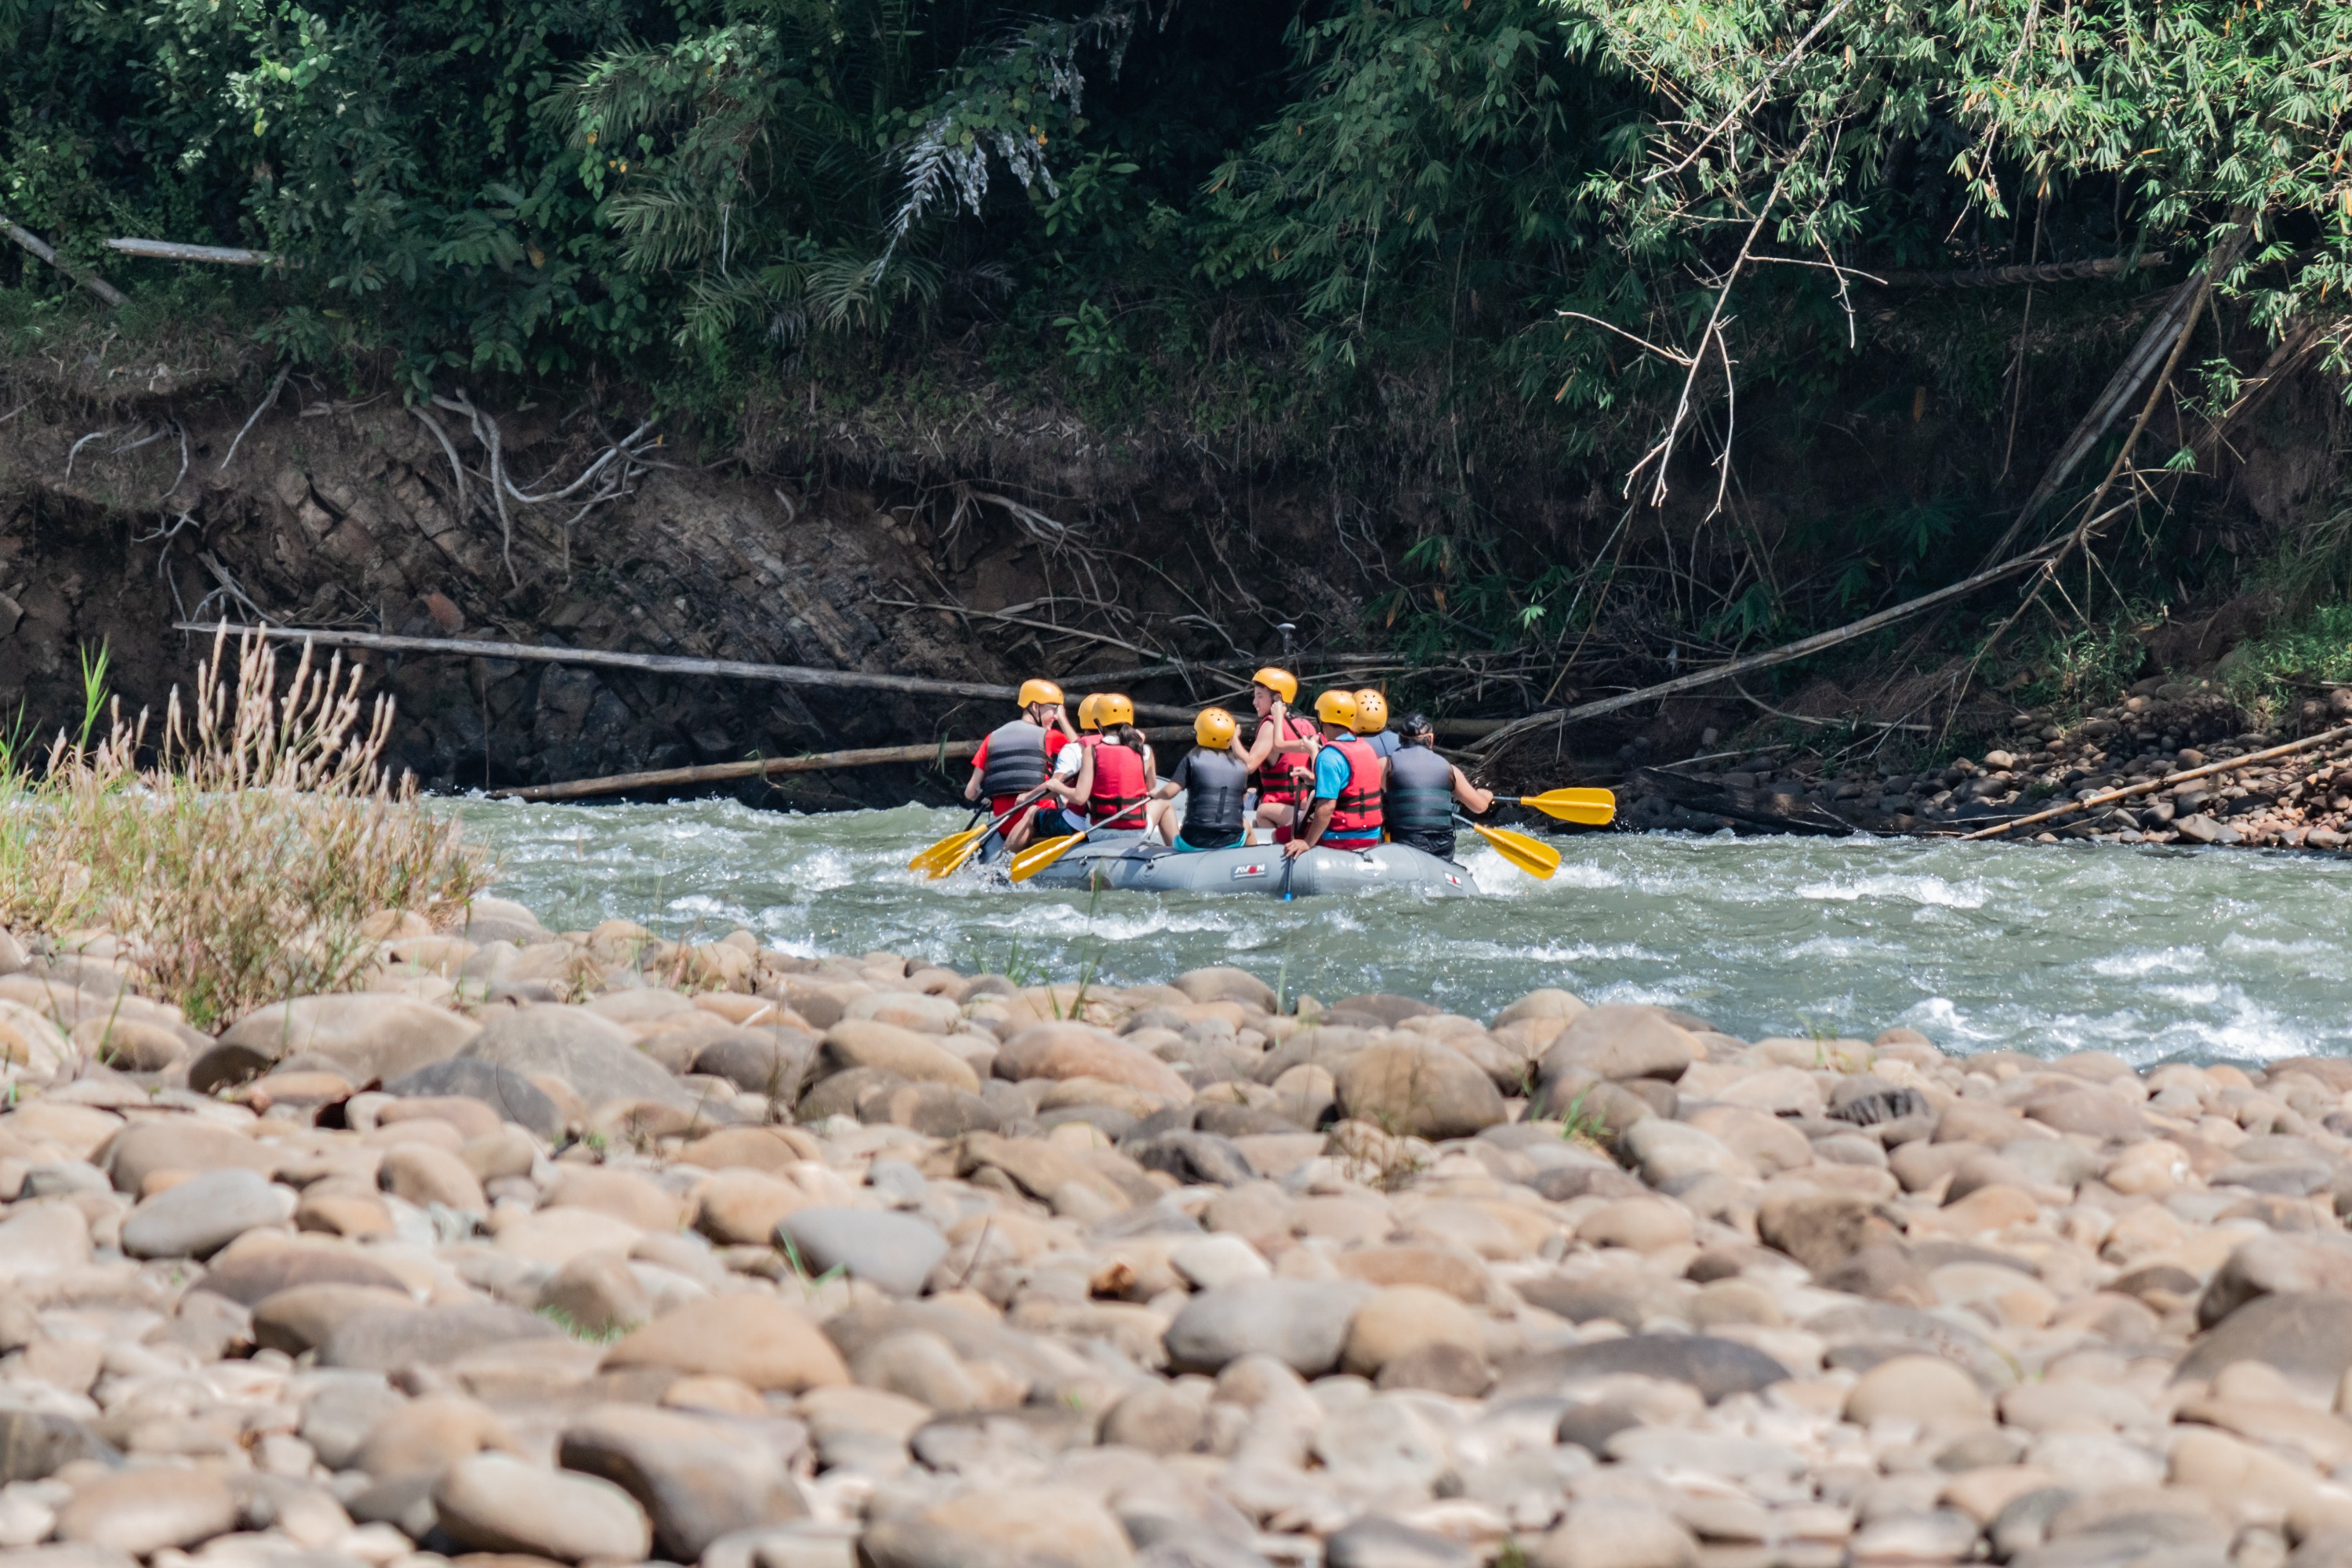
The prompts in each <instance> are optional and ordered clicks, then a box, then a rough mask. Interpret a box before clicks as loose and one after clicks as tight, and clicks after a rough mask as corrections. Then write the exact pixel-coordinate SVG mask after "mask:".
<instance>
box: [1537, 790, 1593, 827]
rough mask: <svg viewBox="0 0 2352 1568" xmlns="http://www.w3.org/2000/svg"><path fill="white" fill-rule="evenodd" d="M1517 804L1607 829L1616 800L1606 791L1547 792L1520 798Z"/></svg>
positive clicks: (1564, 820) (1571, 820)
mask: <svg viewBox="0 0 2352 1568" xmlns="http://www.w3.org/2000/svg"><path fill="white" fill-rule="evenodd" d="M1519 804H1520V805H1531V806H1534V807H1535V808H1536V809H1537V810H1538V811H1540V812H1542V813H1543V814H1544V815H1545V816H1556V817H1558V818H1559V820H1560V821H1562V822H1580V823H1582V824H1584V825H1585V826H1587V827H1606V826H1609V825H1610V824H1611V823H1612V822H1614V821H1615V820H1616V819H1617V797H1616V796H1615V795H1612V794H1611V793H1610V792H1609V791H1607V790H1605V789H1556V790H1549V791H1547V792H1546V793H1544V794H1542V795H1521V796H1519Z"/></svg>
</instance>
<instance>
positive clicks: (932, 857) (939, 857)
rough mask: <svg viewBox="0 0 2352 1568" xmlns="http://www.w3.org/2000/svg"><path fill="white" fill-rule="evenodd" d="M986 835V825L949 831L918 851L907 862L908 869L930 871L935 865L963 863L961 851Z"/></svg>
mask: <svg viewBox="0 0 2352 1568" xmlns="http://www.w3.org/2000/svg"><path fill="white" fill-rule="evenodd" d="M985 837H988V825H987V824H985V823H982V825H981V826H978V827H967V828H965V829H964V830H963V831H962V832H961V833H950V834H949V835H948V836H947V837H945V838H942V839H940V841H939V842H938V843H937V844H934V845H932V846H930V847H929V848H927V849H923V850H920V851H919V852H918V853H917V854H916V856H915V858H913V859H911V860H909V861H908V862H907V869H908V870H909V871H930V870H932V869H933V868H936V867H940V866H945V865H949V864H950V863H952V864H954V865H958V866H960V865H961V864H963V852H964V851H965V850H966V849H968V848H970V847H971V846H973V845H975V844H977V843H979V842H980V841H981V840H982V839H983V838H985Z"/></svg>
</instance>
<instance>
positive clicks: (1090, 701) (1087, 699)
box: [1078, 691, 1102, 730]
mask: <svg viewBox="0 0 2352 1568" xmlns="http://www.w3.org/2000/svg"><path fill="white" fill-rule="evenodd" d="M1101 705H1102V693H1101V692H1099V691H1089V692H1087V694H1086V695H1085V696H1084V697H1081V698H1079V699H1078V728H1079V729H1081V730H1093V729H1097V728H1099V727H1100V726H1099V725H1098V724H1097V721H1096V720H1095V710H1096V709H1097V708H1099V707H1100V706H1101Z"/></svg>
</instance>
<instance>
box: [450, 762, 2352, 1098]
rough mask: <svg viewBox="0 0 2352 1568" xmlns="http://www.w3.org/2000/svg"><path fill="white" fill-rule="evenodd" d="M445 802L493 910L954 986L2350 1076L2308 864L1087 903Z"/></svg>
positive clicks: (1620, 845)
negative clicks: (1704, 1021)
mask: <svg viewBox="0 0 2352 1568" xmlns="http://www.w3.org/2000/svg"><path fill="white" fill-rule="evenodd" d="M454 809H455V810H456V811H457V815H459V816H460V817H461V818H462V819H463V820H464V822H465V825H466V830H467V835H468V837H469V838H471V839H473V840H474V841H475V842H478V843H482V844H486V845H487V846H488V847H489V848H490V849H491V850H492V851H493V852H494V853H495V855H496V856H497V858H498V870H499V886H498V890H499V892H500V893H502V894H505V895H507V896H510V897H515V898H519V899H520V900H522V901H523V902H524V903H526V904H528V905H530V907H531V908H532V909H534V910H537V911H538V912H539V913H540V915H541V918H542V919H544V920H545V921H547V922H548V923H549V925H550V926H551V927H552V928H555V929H583V930H584V929H587V928H589V927H591V926H593V925H594V924H596V923H597V922H598V921H602V920H604V919H607V918H611V917H614V916H620V917H624V918H626V919H630V920H636V921H644V922H645V923H646V925H648V926H649V927H652V928H653V929H654V930H655V931H656V932H657V933H658V934H660V935H662V936H665V937H674V938H675V937H687V936H695V937H698V939H699V940H705V941H707V940H710V939H711V938H712V937H713V936H715V935H717V934H719V931H723V930H724V929H725V928H726V927H727V926H729V925H731V924H734V923H737V922H738V921H740V922H741V923H743V924H746V925H749V926H750V927H751V929H753V930H754V931H758V932H760V934H761V941H762V942H764V943H766V944H768V945H771V946H773V947H776V948H779V949H781V950H782V951H785V952H794V953H800V954H804V955H816V954H822V953H841V952H848V953H856V952H866V951H867V950H868V949H872V948H877V947H881V948H891V949H894V950H898V951H904V952H910V953H920V954H922V955H923V956H927V957H929V958H933V959H936V960H938V961H940V962H943V963H952V964H954V965H956V966H958V967H961V968H971V967H976V966H979V965H981V964H982V963H986V964H989V965H991V966H996V965H1001V964H1003V963H1010V962H1013V960H1011V959H1008V958H1007V957H1006V956H1005V954H1006V953H1007V952H1013V953H1014V954H1015V956H1016V957H1017V958H1018V960H1019V962H1020V963H1021V964H1023V965H1024V966H1026V967H1028V968H1032V969H1034V970H1036V971H1038V972H1039V973H1043V974H1045V975H1046V976H1049V977H1051V978H1053V979H1055V980H1062V981H1067V980H1073V979H1075V978H1076V975H1077V974H1078V973H1079V972H1080V971H1081V969H1082V968H1084V967H1085V966H1087V964H1089V963H1091V964H1094V965H1096V966H1097V974H1098V978H1099V980H1100V982H1101V983H1102V984H1132V983H1135V982H1139V981H1144V980H1153V981H1160V980H1167V979H1171V978H1172V977H1173V976H1174V975H1176V974H1177V973H1181V972H1182V971H1183V970H1185V969H1189V968H1192V967H1196V966H1198V965H1201V964H1206V963H1239V964H1241V965H1243V966H1244V967H1246V968H1248V969H1250V970H1252V971H1253V972H1255V973H1263V974H1264V975H1265V977H1266V978H1268V979H1269V980H1271V979H1272V978H1273V977H1274V976H1275V974H1276V973H1277V971H1281V972H1284V973H1286V977H1287V978H1286V984H1287V986H1288V987H1289V989H1290V990H1292V991H1293V992H1312V993H1313V994H1317V995H1320V996H1339V995H1346V994H1350V993H1353V992H1358V991H1365V990H1386V991H1397V992H1402V993H1404V994H1412V995H1425V996H1429V997H1431V998H1433V999H1437V1000H1441V1001H1443V1002H1444V1004H1445V1005H1448V1006H1451V1007H1453V1008H1455V1009H1456V1010H1459V1011H1462V1012H1465V1013H1470V1014H1474V1015H1477V1016H1488V1015H1491V1014H1492V1012H1493V1011H1494V1010H1495V1009H1496V1008H1498V1007H1500V1006H1502V1005H1506V1004H1507V1003H1508V1002H1509V1001H1511V1000H1512V999H1513V998H1514V997H1516V996H1517V995H1519V994H1524V993H1525V992H1526V991H1528V990H1529V989H1532V988H1534V987H1535V986H1538V985H1547V984H1565V985H1567V986H1568V987H1569V988H1570V989H1572V990H1575V991H1576V992H1577V993H1578V994H1580V995H1582V996H1584V997H1585V999H1586V1000H1588V1001H1594V1002H1599V1001H1626V1002H1649V1003H1656V1004H1664V1005H1671V1006H1678V1007H1685V1008H1687V1009H1689V1010H1690V1011H1692V1012H1695V1013H1698V1014H1700V1015H1702V1016H1706V1017H1708V1018H1710V1019H1712V1020H1714V1021H1715V1022H1717V1024H1719V1025H1721V1026H1724V1027H1726V1028H1729V1029H1732V1030H1735V1031H1737V1032H1738V1033H1740V1034H1742V1035H1744V1036H1746V1037H1750V1038H1755V1037H1759V1036H1760V1035H1762V1034H1766V1033H1774V1032H1781V1031H1785V1030H1789V1029H1790V1028H1796V1029H1798V1030H1799V1031H1800V1032H1802V1029H1803V1028H1804V1027H1807V1026H1811V1025H1818V1026H1822V1027H1825V1028H1831V1027H1833V1028H1835V1029H1836V1030H1837V1031H1839V1032H1842V1033H1848V1034H1862V1035H1865V1036H1866V1035H1869V1034H1874V1033H1875V1032H1877V1030H1879V1029H1881V1028H1885V1027H1887V1026H1892V1025H1895V1024H1897V1023H1902V1024H1908V1025H1910V1026H1913V1027H1915V1028H1918V1029H1920V1030H1921V1031H1922V1032H1924V1033H1926V1034H1927V1035H1928V1036H1929V1037H1932V1038H1935V1039H1937V1040H1938V1041H1940V1042H1942V1043H1944V1044H1946V1045H1948V1046H1949V1047H1954V1048H1957V1049H1963V1050H1970V1049H1984V1048H1992V1047H2001V1048H2009V1049H2016V1050H2021V1051H2027V1052H2032V1053H2035V1054H2041V1055H2052V1054H2055V1053H2057V1052H2060V1051H2063V1050H2069V1049H2079V1048H2083V1047H2090V1046H2095V1047H2099V1048H2104V1049H2110V1050H2116V1051H2117V1052H2119V1053H2121V1054H2124V1055H2126V1057H2129V1058H2132V1059H2135V1060H2152V1059H2157V1058H2162V1057H2165V1056H2171V1055H2181V1056H2189V1057H2200V1056H2204V1057H2211V1056H2227V1057H2231V1058H2239V1059H2275V1058H2277V1057H2278V1056H2281V1055H2293V1054H2296V1053H2297V1052H2300V1051H2305V1050H2323V1051H2329V1052H2335V1053H2338V1054H2352V1015H2347V1010H2346V1009H2345V1008H2344V1007H2343V1005H2342V1002H2341V995H2342V987H2341V984H2339V982H2338V977H2337V974H2336V969H2337V957H2338V954H2339V953H2340V952H2341V933H2342V931H2344V930H2345V929H2346V928H2347V926H2352V866H2344V865H2339V864H2337V863H2336V862H2333V861H2326V860H2321V859H2318V858H2303V857H2286V856H2281V857H2262V856H2250V855H2242V854H2231V855H2222V854H2209V855H2198V856H2183V855H2174V854H2169V853H2165V852H2142V851H2138V850H2133V849H2124V848H2121V847H2114V846H2100V845H2084V844H2066V845H2061V846H2057V847H2044V846H2017V845H1990V844H1981V845H1959V844H1955V843H1951V842H1948V841H1937V842H1923V841H1918V840H1885V839H1867V838H1853V839H1847V840H1822V839H1810V840H1806V839H1794V838H1780V839H1764V838H1748V839H1741V838H1736V837H1732V836H1731V835H1729V834H1727V833H1718V834H1713V835H1706V836H1693V835H1634V834H1610V835H1590V836H1580V837H1563V838H1561V839H1559V840H1557V841H1556V843H1557V844H1558V846H1559V848H1560V849H1561V851H1562V853H1563V855H1564V856H1565V857H1566V858H1565V860H1564V862H1563V864H1562V866H1561V868H1560V873H1559V875H1558V876H1557V877H1555V878H1553V879H1551V880H1549V881H1548V882H1544V881H1537V880H1535V879H1530V878H1528V877H1526V876H1524V875H1523V874H1521V873H1520V872H1518V871H1517V870H1515V869H1513V868H1510V867H1509V866H1508V865H1507V863H1505V862H1504V861H1503V860H1502V859H1501V858H1500V857H1498V856H1496V855H1495V854H1494V853H1493V851H1491V850H1489V849H1487V848H1486V847H1485V846H1484V845H1478V846H1475V847H1472V846H1469V845H1465V864H1467V865H1468V866H1470V868H1472V872H1473V875H1474V876H1475V878H1476V879H1477V880H1478V881H1479V883H1480V885H1481V886H1482V887H1483V888H1485V889H1487V890H1488V892H1489V894H1490V896H1489V897H1486V898H1484V899H1465V900H1433V901H1423V900H1419V899H1416V898H1410V897H1402V896H1383V897H1369V898H1358V899H1349V900H1324V899H1302V900H1297V901H1296V902H1292V903H1287V904H1285V903H1279V902H1276V901H1274V900H1268V899H1262V898H1239V897H1213V896H1203V895H1191V894H1184V895H1169V896H1164V897H1160V896H1153V895H1147V894H1122V893H1106V894H1103V895H1101V896H1099V897H1098V898H1095V899H1092V900H1089V898H1088V897H1087V895H1084V894H1079V895H1076V896H1073V895H1071V894H1069V893H1067V892H1054V891H1050V890H1045V889H1034V888H1024V889H1008V888H1005V887H1003V886H1002V885H1001V884H992V883H991V882H989V881H987V880H984V879H980V878H977V877H970V876H960V877H957V878H954V879H949V880H947V881H942V882H931V881H928V880H925V879H921V878H919V876H916V875H914V874H912V873H909V872H908V871H907V870H906V868H905V865H906V860H907V858H908V856H909V855H911V854H912V853H913V852H914V851H915V850H917V849H919V848H920V847H923V846H924V845H926V844H929V843H931V842H933V841H934V840H936V839H938V838H940V837H942V836H944V835H946V834H949V833H952V832H955V831H957V830H958V829H960V828H961V827H962V826H964V825H965V823H966V821H967V820H968V814H966V813H964V812H961V811H949V810H932V809H927V808H922V807H916V806H902V807H898V808H895V809H892V810H889V811H868V812H848V813H840V814H834V815H824V816H793V815H789V814H783V813H774V812H761V811H755V810H751V809H750V808H747V807H745V806H742V805H739V804H737V803H735V802H733V801H700V802H693V803H688V804H685V805H673V806H645V805H620V806H597V807H582V806H551V805H522V804H520V803H510V802H488V801H482V802H470V803H462V804H458V805H456V806H455V808H454ZM1090 903H1091V906H1092V908H1091V913H1089V904H1090ZM714 928H716V929H714ZM2255 999H2259V1000H2255ZM1806 1020H1811V1025H1808V1024H1807V1023H1805V1022H1804V1021H1806Z"/></svg>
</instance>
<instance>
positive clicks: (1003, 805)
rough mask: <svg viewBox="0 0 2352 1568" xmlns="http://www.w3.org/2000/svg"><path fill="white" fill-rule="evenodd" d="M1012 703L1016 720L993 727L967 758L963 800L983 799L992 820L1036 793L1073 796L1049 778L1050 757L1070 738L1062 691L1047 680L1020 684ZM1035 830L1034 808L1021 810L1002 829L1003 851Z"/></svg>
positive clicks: (1032, 798)
mask: <svg viewBox="0 0 2352 1568" xmlns="http://www.w3.org/2000/svg"><path fill="white" fill-rule="evenodd" d="M1018 700H1019V701H1020V704H1021V717H1019V718H1018V719H1014V720H1013V721H1010V722H1009V723H1005V724H1001V725H999V726H997V728H996V729H994V730H993V731H990V733H989V736H988V738H987V739H986V740H984V741H982V742H981V743H980V750H978V751H977V752H973V753H972V755H971V781H970V782H969V783H967V784H965V785H964V786H963V797H964V799H966V800H973V801H976V800H978V799H980V798H981V797H982V795H986V796H987V797H988V807H989V814H990V815H991V816H999V817H1002V816H1005V815H1006V814H1007V813H1010V812H1013V811H1015V810H1019V809H1020V808H1021V807H1024V806H1028V805H1031V803H1032V802H1034V801H1035V800H1036V798H1037V797H1038V796H1039V795H1059V796H1061V797H1063V798H1065V799H1067V798H1070V797H1071V796H1072V795H1075V794H1076V792H1075V791H1073V790H1072V789H1071V787H1070V786H1069V785H1067V784H1060V783H1057V782H1056V781H1055V778H1054V776H1053V771H1054V761H1055V756H1056V755H1057V754H1058V753H1059V752H1061V750H1062V748H1063V747H1065V746H1067V745H1070V744H1072V743H1073V742H1075V741H1076V735H1075V734H1074V733H1073V732H1072V731H1071V729H1070V721H1069V717H1068V715H1066V714H1065V713H1064V712H1063V711H1062V689H1061V688H1060V687H1058V686H1056V685H1055V684H1054V683H1053V682H1052V681H1050V680H1024V681H1023V682H1022V683H1021V694H1020V697H1019V699H1018ZM1056 815H1058V814H1056ZM1037 826H1038V824H1037V812H1036V810H1035V809H1034V807H1032V808H1031V809H1027V810H1021V811H1020V815H1019V816H1014V817H1013V819H1012V820H1011V821H1009V822H1006V823H1005V824H1004V826H1003V829H1002V832H1003V837H1004V847H1005V849H1006V850H1007V851H1008V852H1010V851H1013V850H1018V849H1020V848H1022V847H1024V846H1025V845H1027V844H1028V842H1029V840H1030V837H1032V835H1033V834H1034V832H1035V830H1036V828H1037Z"/></svg>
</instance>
